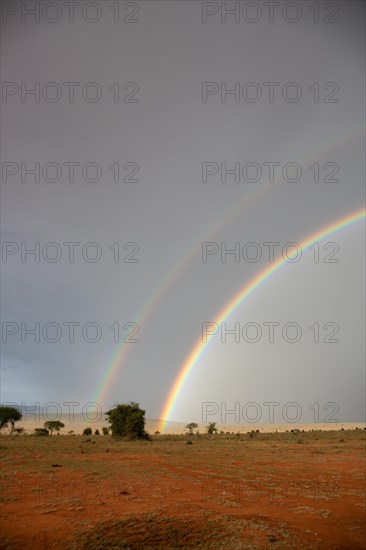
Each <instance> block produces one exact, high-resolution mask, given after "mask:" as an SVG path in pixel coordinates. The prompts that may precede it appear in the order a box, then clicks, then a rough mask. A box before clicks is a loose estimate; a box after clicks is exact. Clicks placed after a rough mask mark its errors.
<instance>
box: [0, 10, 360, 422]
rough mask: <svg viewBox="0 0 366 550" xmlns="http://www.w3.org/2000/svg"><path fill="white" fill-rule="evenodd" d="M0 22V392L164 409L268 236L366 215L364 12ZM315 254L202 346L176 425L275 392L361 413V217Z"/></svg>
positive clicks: (136, 13)
mask: <svg viewBox="0 0 366 550" xmlns="http://www.w3.org/2000/svg"><path fill="white" fill-rule="evenodd" d="M311 6H312V7H311ZM2 10H3V11H2V39H1V41H2V42H1V45H2V48H1V50H2V60H1V61H2V69H1V73H2V74H1V79H2V96H1V110H2V122H1V133H2V136H1V137H2V140H1V141H2V151H1V157H2V158H1V160H2V181H1V185H2V246H3V248H2V266H1V267H2V273H3V275H2V296H1V298H2V361H1V369H2V370H1V382H2V385H1V401H2V402H15V403H20V402H26V403H27V404H29V406H31V405H32V404H34V403H35V402H40V403H41V404H42V403H48V402H57V403H61V404H62V403H64V402H70V401H75V402H78V403H80V404H85V403H88V402H90V401H97V402H98V403H100V406H101V407H102V408H103V409H105V408H106V407H107V406H110V405H111V404H113V403H114V402H116V401H118V402H126V401H131V400H133V401H137V402H139V403H141V405H142V406H143V408H145V409H146V415H147V417H149V418H159V417H160V416H161V413H162V410H163V408H164V404H165V403H166V400H167V398H168V395H169V393H170V391H171V389H172V385H173V383H174V380H175V379H176V376H177V375H178V373H179V371H180V369H181V368H182V366H183V365H184V364H185V361H186V359H187V357H188V356H189V354H190V353H191V352H192V349H193V348H194V346H195V345H196V343H197V341H199V340H200V338H201V336H202V323H204V322H210V321H214V320H215V319H216V318H217V315H218V313H219V312H220V311H221V310H222V309H223V308H224V306H225V304H228V303H229V302H230V301H231V300H232V298H233V296H234V295H235V294H236V293H238V292H239V290H240V289H241V288H243V287H244V285H245V284H246V283H248V282H249V281H250V280H252V279H253V278H254V277H255V276H257V275H258V273H260V272H261V270H263V269H264V268H266V267H268V266H269V265H270V263H269V255H268V251H269V248H268V246H267V245H264V244H263V243H268V242H278V243H280V244H279V246H276V248H275V256H276V258H277V256H278V254H280V255H281V254H282V252H281V251H282V250H283V247H285V246H286V245H287V243H290V242H296V243H301V242H302V241H304V240H305V239H306V238H307V237H309V236H310V235H311V234H313V233H315V232H317V231H320V230H321V229H322V228H325V227H327V226H329V225H330V224H332V223H335V222H337V221H338V220H341V219H342V218H344V217H346V216H349V215H352V214H353V213H355V212H356V211H358V210H360V209H361V208H362V207H363V206H364V181H365V162H364V149H365V136H364V122H365V104H364V95H365V53H364V52H365V5H364V3H363V2H359V1H347V2H344V1H339V2H331V3H327V4H326V3H324V2H314V3H310V2H303V1H302V2H301V1H298V2H284V1H280V2H278V3H271V2H270V3H269V4H268V3H263V2H259V1H257V2H250V3H248V2H230V1H227V2H198V1H183V0H181V1H157V0H151V1H137V2H118V1H117V2H112V1H109V0H103V1H101V0H100V1H98V2H85V1H81V0H80V1H79V2H77V3H75V4H67V3H65V2H61V1H58V2H48V1H41V2H38V3H37V2H33V1H27V2H23V1H18V2H15V1H10V2H3V5H2ZM230 10H232V12H230ZM233 10H234V11H233ZM31 90H33V93H32V92H31ZM37 163H38V164H37ZM73 163H74V164H73ZM225 169H226V172H225ZM32 170H33V174H32V173H31V171H32ZM230 171H231V172H230ZM235 171H236V173H235ZM272 171H273V173H272ZM37 172H38V173H37ZM272 175H273V178H272ZM36 180H37V181H36ZM207 242H210V243H213V244H211V245H210V246H209V247H207V245H205V244H203V243H207ZM49 243H54V244H49ZM64 243H77V244H74V245H71V244H66V245H65V244H64ZM90 243H94V244H90ZM131 243H132V244H131ZM235 243H239V244H238V245H236V244H235ZM248 243H256V244H255V245H251V246H249V247H248V246H247V245H248ZM329 243H333V244H329ZM316 246H317V245H315V246H314V247H313V248H312V250H303V251H302V257H301V259H300V260H299V261H297V262H293V263H291V262H286V265H285V266H284V268H283V269H281V270H280V271H279V272H277V273H276V274H274V275H273V276H271V277H270V278H269V279H268V280H267V281H266V282H265V283H264V284H263V285H262V286H261V287H259V288H258V289H257V290H255V291H254V292H253V294H252V295H251V296H250V298H248V299H247V300H244V301H243V302H242V304H241V305H240V306H239V307H238V308H237V309H236V310H235V311H234V312H233V313H232V315H231V316H230V317H229V318H228V319H227V320H226V328H227V329H232V328H234V326H235V323H239V328H240V335H239V340H240V341H239V342H235V338H234V336H233V335H231V336H230V335H227V339H226V342H222V338H221V336H223V334H222V329H223V327H222V326H219V327H217V328H218V331H217V333H216V334H215V335H212V336H209V337H208V341H209V342H210V343H209V345H208V346H207V348H206V349H205V352H204V353H203V354H202V355H201V357H200V359H199V360H198V361H197V364H196V366H195V367H194V368H193V369H192V371H191V374H190V376H189V378H188V379H187V381H186V383H185V385H184V387H183V388H182V391H181V392H180V394H179V396H178V399H177V400H176V402H175V406H174V409H173V410H172V412H171V416H170V419H171V420H179V421H190V420H196V421H201V411H202V403H203V402H215V403H226V404H227V408H233V404H234V403H235V402H240V403H241V404H245V403H248V402H256V403H259V404H262V403H264V402H267V401H272V402H278V403H280V404H281V405H283V404H286V403H288V402H296V403H298V404H299V405H300V406H301V407H302V409H303V411H304V415H303V417H302V421H311V419H312V413H311V412H309V407H310V406H311V405H312V404H313V403H314V402H318V403H319V406H320V410H321V411H322V412H321V415H320V416H321V418H322V415H323V417H324V416H325V414H326V412H324V411H325V410H326V409H324V410H322V408H324V406H326V404H327V403H329V402H332V403H336V404H337V406H338V407H339V412H338V414H337V417H338V418H339V420H340V421H342V422H357V421H358V422H360V421H363V420H364V411H365V401H364V399H365V397H364V389H365V371H364V361H365V356H364V332H365V326H364V284H363V278H364V225H363V223H362V222H359V223H355V224H352V225H349V226H348V227H346V228H344V229H342V230H341V231H339V232H337V233H334V234H332V235H330V236H328V237H326V238H325V239H324V240H322V241H320V242H319V249H318V250H317V248H316ZM37 247H39V248H37ZM235 247H239V253H240V255H239V257H235V255H233V254H227V255H226V256H225V250H232V249H234V248H235ZM32 249H33V250H36V254H33V255H32V254H30V253H26V251H29V250H32ZM221 249H222V251H223V256H221ZM202 250H203V251H207V250H208V251H209V252H211V254H210V255H208V256H207V257H206V258H205V259H206V260H207V261H203V256H202ZM237 250H238V248H237ZM258 251H259V252H258ZM293 251H294V249H293V248H292V252H293ZM72 253H73V254H74V258H73V260H74V261H71V259H72ZM256 253H258V254H260V253H261V254H262V255H261V257H260V258H258V261H253V257H254V256H253V255H255V254H256ZM37 254H38V257H37ZM117 256H118V257H117ZM94 260H95V261H94ZM236 260H239V261H236ZM335 260H337V261H335ZM268 322H276V323H279V325H276V327H277V328H276V331H275V333H274V341H273V342H272V343H271V342H269V336H268V334H269V332H268V330H269V329H268V325H263V323H268ZM36 323H39V325H36ZM47 323H51V325H47ZM65 323H66V324H65ZM67 323H68V324H67ZM70 323H79V325H74V331H75V333H74V338H73V340H74V341H70V340H72V338H71V332H72V331H71V325H70ZM88 323H94V325H88ZM127 323H131V324H128V325H127ZM133 323H135V324H133ZM248 323H249V325H248ZM254 323H256V325H255V324H254ZM287 323H296V325H295V324H292V325H290V326H289V327H288V328H289V332H288V338H287V340H291V339H292V340H295V336H296V334H295V333H294V332H291V331H294V330H295V328H294V327H300V329H301V337H300V338H299V341H297V342H295V341H292V342H289V341H287V340H286V338H285V337H284V336H283V334H284V332H283V330H284V326H285V325H286V324H287ZM236 326H238V325H236ZM258 326H259V327H260V330H261V336H260V334H259V333H258V334H257V336H258V338H259V339H258V341H257V342H254V340H255V339H256V334H255V333H254V331H256V330H259V329H258ZM310 326H311V327H313V328H309V327H310ZM37 327H39V334H38V335H37V334H36V335H34V334H33V335H32V334H31V333H30V332H27V331H29V330H31V329H32V328H33V329H34V328H36V331H37V330H38V328H37ZM110 327H113V328H112V329H111V328H110ZM117 327H119V334H117ZM124 327H125V328H124ZM245 327H246V328H245ZM135 329H136V335H135V336H132V337H130V338H135V339H138V342H129V343H125V344H123V343H121V342H122V340H123V339H124V338H126V337H128V334H129V333H131V332H132V330H135ZM242 329H243V330H242ZM246 330H248V331H249V332H245V331H246ZM286 330H287V329H286ZM296 330H298V328H297V329H296ZM60 331H61V332H60ZM97 331H99V332H100V334H98V333H97ZM243 331H244V335H245V334H246V335H247V338H245V337H244V336H243ZM251 331H252V332H251ZM317 331H318V332H317ZM333 331H334V332H337V334H336V335H334V336H333V337H332V333H333ZM286 334H287V333H286V332H285V335H286ZM294 334H295V336H294ZM99 336H100V338H99ZM37 338H38V339H39V341H35V340H36V339H37ZM98 338H99V339H98ZM52 339H54V340H57V341H55V342H52V341H51V340H52ZM97 339H98V341H95V342H92V341H91V340H97ZM115 339H119V343H116V342H115V341H114V340H115ZM317 339H318V340H319V341H315V340H317ZM330 339H333V340H338V341H333V342H329V341H328V340H330ZM248 340H252V341H251V342H250V341H248ZM328 412H331V410H330V409H329V410H328ZM263 419H264V420H266V418H263Z"/></svg>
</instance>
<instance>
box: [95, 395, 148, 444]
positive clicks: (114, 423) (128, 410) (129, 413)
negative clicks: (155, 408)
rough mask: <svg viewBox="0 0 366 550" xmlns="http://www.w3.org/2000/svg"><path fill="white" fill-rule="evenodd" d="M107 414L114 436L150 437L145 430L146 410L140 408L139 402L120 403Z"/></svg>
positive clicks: (130, 437) (128, 437)
mask: <svg viewBox="0 0 366 550" xmlns="http://www.w3.org/2000/svg"><path fill="white" fill-rule="evenodd" d="M106 415H107V417H108V418H107V420H108V422H109V423H110V425H111V430H112V436H113V437H123V438H127V439H150V436H149V434H148V433H147V432H146V431H145V411H144V410H142V409H140V405H139V404H138V403H135V402H133V401H131V403H120V404H118V405H117V406H116V407H114V408H113V409H110V410H109V411H107V412H106Z"/></svg>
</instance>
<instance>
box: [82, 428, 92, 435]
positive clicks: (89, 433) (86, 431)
mask: <svg viewBox="0 0 366 550" xmlns="http://www.w3.org/2000/svg"><path fill="white" fill-rule="evenodd" d="M92 433H93V432H92V429H91V428H85V430H84V431H83V435H91V434H92Z"/></svg>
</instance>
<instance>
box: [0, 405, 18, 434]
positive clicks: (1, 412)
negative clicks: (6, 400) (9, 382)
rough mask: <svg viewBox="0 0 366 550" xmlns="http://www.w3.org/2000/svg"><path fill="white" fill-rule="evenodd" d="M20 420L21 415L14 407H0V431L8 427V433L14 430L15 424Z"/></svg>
mask: <svg viewBox="0 0 366 550" xmlns="http://www.w3.org/2000/svg"><path fill="white" fill-rule="evenodd" d="M21 419H22V413H21V412H20V411H18V409H16V408H15V407H3V406H2V405H1V406H0V430H2V429H3V428H7V427H8V426H9V425H10V433H9V435H10V434H11V433H12V432H13V430H14V425H15V422H18V421H19V420H21Z"/></svg>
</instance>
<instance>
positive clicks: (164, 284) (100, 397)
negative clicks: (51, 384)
mask: <svg viewBox="0 0 366 550" xmlns="http://www.w3.org/2000/svg"><path fill="white" fill-rule="evenodd" d="M363 133H364V127H363V125H360V126H359V127H358V128H356V129H352V131H349V132H347V133H346V134H343V135H342V136H340V137H338V138H337V139H336V140H333V141H332V143H331V144H330V145H329V146H328V147H326V146H323V148H322V150H321V152H320V151H318V154H317V157H318V158H320V157H322V156H324V155H325V154H326V153H328V152H330V151H331V150H333V149H334V148H335V147H337V146H338V145H340V144H343V143H345V142H347V141H348V140H350V139H354V138H357V137H359V136H361V135H363ZM315 154H316V153H314V152H312V153H311V154H309V155H308V158H307V159H302V162H307V160H310V159H312V158H314V155H315ZM278 179H279V178H276V181H277V180H278ZM274 188H275V183H272V184H268V185H267V186H266V187H264V188H262V189H259V190H256V191H255V192H254V193H253V194H252V195H251V196H250V197H249V198H248V197H246V198H245V201H241V202H239V203H237V204H235V206H234V207H233V208H232V209H231V210H230V212H229V213H228V214H226V215H225V216H224V218H223V219H222V220H221V222H220V223H219V224H216V225H215V227H214V228H212V227H211V228H210V229H209V230H207V231H206V233H205V235H204V236H203V237H202V239H201V240H202V241H205V240H206V239H209V238H213V236H214V235H215V234H216V233H218V232H219V231H220V230H221V229H222V228H223V227H225V226H226V225H227V224H228V223H229V222H230V221H231V220H233V219H235V218H236V217H237V216H238V215H239V214H240V213H242V212H243V211H244V210H245V209H246V208H248V207H250V206H251V205H252V204H253V203H254V202H255V201H256V200H258V199H259V198H261V197H262V196H263V195H266V194H267V193H268V192H270V191H271V190H272V189H274ZM197 252H198V248H197V244H196V242H195V243H193V244H192V245H191V246H189V247H188V250H187V251H186V253H185V254H184V256H183V258H182V259H181V260H180V261H178V262H177V263H175V264H174V265H173V267H172V268H171V269H170V270H169V271H168V273H167V275H166V276H165V277H164V278H163V280H162V281H161V282H159V284H158V286H157V288H155V290H154V291H153V292H152V293H151V294H150V296H149V297H148V299H147V300H145V301H144V302H143V304H142V306H141V308H140V309H139V310H138V312H137V314H136V315H135V317H134V320H135V321H136V322H137V324H138V325H141V324H142V323H144V322H146V321H147V320H148V319H149V317H150V316H151V314H152V313H153V311H154V309H155V308H156V306H157V305H158V304H159V302H160V300H161V299H162V297H163V296H164V295H165V294H166V293H167V291H168V290H169V289H170V288H171V287H172V286H173V284H174V282H175V281H176V279H177V278H178V276H179V275H180V274H181V273H182V272H183V271H184V269H185V268H186V267H187V266H188V265H189V263H190V262H191V260H192V259H193V258H194V256H195V255H196V254H197ZM132 345H133V344H129V345H127V344H126V343H123V342H122V343H121V344H120V345H119V346H118V349H117V351H116V352H115V353H114V355H113V356H112V358H111V360H110V361H109V366H108V367H107V368H105V370H104V371H103V374H102V376H101V379H100V381H99V384H98V386H97V391H96V397H95V401H96V402H97V403H99V404H100V405H101V406H103V405H104V403H105V400H106V396H107V394H108V392H109V390H110V387H111V386H112V383H113V380H114V378H115V376H116V375H117V372H118V370H119V367H121V366H122V364H123V362H124V360H125V358H126V356H127V355H128V353H129V351H130V350H131V346H132Z"/></svg>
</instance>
